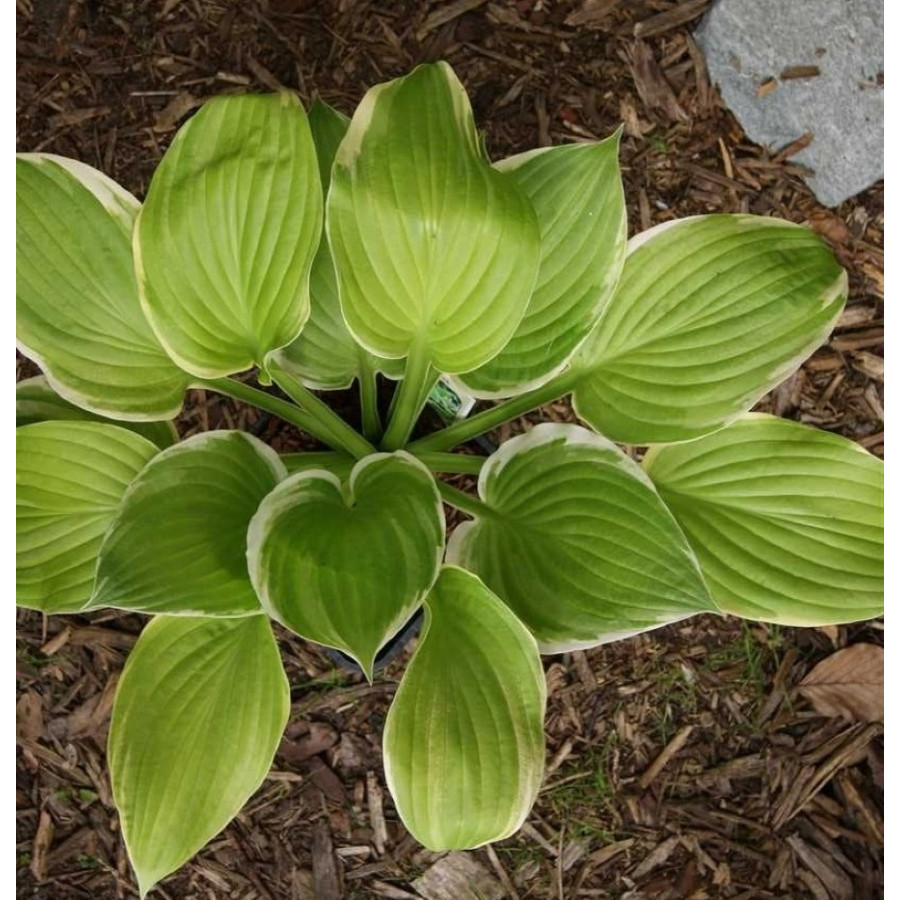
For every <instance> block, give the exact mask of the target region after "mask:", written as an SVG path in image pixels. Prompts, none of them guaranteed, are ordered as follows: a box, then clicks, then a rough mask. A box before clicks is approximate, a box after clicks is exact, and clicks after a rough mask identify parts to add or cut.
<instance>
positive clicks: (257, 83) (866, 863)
mask: <svg viewBox="0 0 900 900" xmlns="http://www.w3.org/2000/svg"><path fill="white" fill-rule="evenodd" d="M707 6H708V2H707V0H684V2H677V3H676V2H671V0H629V2H625V0H520V2H484V0H453V2H431V3H412V2H398V3H380V4H379V3H369V2H352V0H334V2H331V3H328V2H324V0H320V2H316V0H247V2H243V3H229V2H226V0H218V2H216V0H159V2H156V3H140V2H129V0H107V2H104V0H17V13H18V17H17V25H18V80H17V88H18V110H17V112H18V120H17V124H18V148H19V149H20V150H28V151H38V150H40V151H46V152H52V153H58V154H62V155H65V156H72V157H75V158H78V159H80V160H83V161H85V162H87V163H89V164H91V165H94V166H96V167H98V168H100V169H102V170H103V171H105V172H107V173H108V174H110V175H112V176H113V177H114V178H115V179H116V180H118V181H119V182H120V183H122V184H123V185H124V186H125V187H127V188H128V189H129V190H131V191H132V192H134V193H135V194H136V195H137V196H139V197H140V196H143V195H144V193H145V191H146V188H147V183H148V180H149V178H150V175H151V174H152V172H153V170H154V168H155V166H156V164H157V163H158V161H159V158H160V156H161V155H162V153H163V151H164V150H165V148H166V146H167V144H168V142H169V141H170V140H171V138H172V136H173V134H174V131H175V129H176V128H177V126H178V124H179V123H180V122H181V121H183V119H184V118H185V117H186V116H187V115H188V114H189V113H190V112H191V111H192V110H193V109H195V108H196V107H197V106H198V105H199V104H200V103H201V102H202V101H203V100H204V99H205V98H207V97H209V96H212V95H215V94H219V93H223V92H235V91H236V92H240V91H267V90H277V89H281V88H282V87H288V88H291V89H294V90H297V91H298V92H299V94H300V96H301V97H302V99H303V100H304V102H307V103H308V102H309V101H310V100H311V99H312V97H313V95H314V94H315V93H318V94H320V95H321V96H322V97H323V98H324V99H325V100H327V101H328V102H329V103H331V104H333V105H334V106H336V107H338V108H339V109H342V110H344V111H345V112H348V113H349V112H351V111H352V110H353V108H354V106H355V104H356V103H357V102H358V101H359V99H360V97H361V96H362V94H363V92H364V90H365V89H366V88H367V87H369V86H371V85H372V84H374V83H377V82H380V81H383V80H386V79H387V78H390V77H393V76H395V75H399V74H403V73H405V72H406V71H408V70H409V69H410V68H412V67H413V66H414V65H415V64H417V63H419V62H423V61H428V60H435V59H447V60H448V61H449V62H450V63H451V64H452V65H453V66H454V68H455V70H456V72H457V73H458V74H459V76H460V78H461V79H462V81H463V82H464V83H465V85H466V87H467V89H468V91H469V93H470V96H471V97H472V101H473V105H474V109H475V115H476V120H477V122H478V123H479V125H480V126H481V127H483V128H484V129H485V130H486V132H487V140H488V146H489V148H490V152H491V154H492V156H493V157H494V158H499V157H502V156H505V155H509V154H511V153H514V152H519V151H522V150H525V149H529V148H531V147H533V146H536V145H547V144H551V143H552V144H556V143H564V142H567V141H572V140H581V139H595V138H602V137H605V136H607V135H609V134H610V133H611V132H612V131H613V130H614V129H615V128H616V127H617V126H618V125H619V123H620V122H624V123H625V135H624V139H623V142H622V157H621V159H622V166H623V176H624V180H625V190H626V196H627V201H628V208H629V219H630V223H631V229H632V232H634V231H639V230H643V229H645V228H647V227H649V226H651V225H653V224H656V223H658V222H662V221H666V220H668V219H672V218H675V217H682V216H687V215H693V214H697V213H708V212H737V211H745V212H752V213H758V214H764V215H777V216H781V217H784V218H786V219H790V220H791V221H795V222H798V223H803V224H806V225H808V226H810V227H812V228H814V229H815V230H816V231H818V232H819V233H820V234H822V235H823V236H824V237H825V239H826V240H827V241H828V242H829V244H830V245H831V247H832V249H833V250H834V252H835V254H836V255H837V257H838V259H839V260H840V261H841V263H842V264H843V265H844V266H845V267H846V268H847V270H848V272H849V273H850V285H851V293H850V302H849V304H848V306H847V309H846V312H845V313H844V315H843V317H842V319H841V321H840V323H839V324H838V326H837V328H836V329H835V332H834V334H833V335H832V337H831V339H830V340H829V342H828V343H827V344H826V345H825V346H823V347H822V348H821V349H820V350H818V351H817V352H816V353H815V354H814V355H813V356H812V358H811V359H810V360H809V361H808V362H807V363H806V364H805V365H804V366H803V368H802V369H801V370H800V371H799V372H798V373H797V374H796V375H794V376H793V377H792V378H790V379H789V380H788V381H787V382H786V383H785V384H783V385H782V386H780V387H779V388H778V389H776V390H775V391H774V392H773V393H772V394H771V395H770V396H769V397H767V398H766V399H765V400H764V401H763V402H762V404H760V407H759V408H761V409H765V410H769V411H774V412H776V413H777V414H779V415H782V416H786V417H789V418H792V419H797V420H799V421H803V422H808V423H811V424H814V425H816V426H819V427H821V428H825V429H827V430H829V431H834V432H836V433H839V434H843V435H846V436H847V437H849V438H851V439H853V440H856V441H858V442H859V443H860V444H861V445H862V446H864V447H865V448H867V449H868V450H870V451H871V452H873V453H875V454H877V455H883V442H884V435H883V416H884V413H883V408H882V404H883V318H882V315H883V291H884V285H883V271H884V262H883V224H884V216H883V184H881V183H879V184H878V185H876V186H874V187H873V188H871V189H869V190H868V191H866V192H865V193H863V194H861V195H859V196H858V197H856V198H854V199H853V200H850V201H848V202H847V203H845V204H843V205H842V206H841V207H839V208H838V209H835V210H828V209H824V208H823V207H821V206H819V205H818V204H817V203H816V201H815V200H814V198H813V197H812V195H811V193H810V192H809V191H808V190H807V188H806V187H805V185H804V183H803V180H802V178H801V175H802V171H801V169H800V168H799V167H798V166H796V165H795V164H793V163H792V161H791V154H792V152H796V151H797V149H799V147H798V146H796V145H795V146H793V147H788V148H786V149H783V150H782V151H781V152H777V153H776V152H772V151H769V150H766V149H764V148H760V147H758V146H755V145H753V144H752V143H750V142H749V141H747V140H746V138H745V137H744V135H743V134H742V132H741V129H740V127H739V126H738V125H737V123H736V122H735V120H734V119H733V118H732V117H731V115H730V114H729V113H728V112H727V111H726V110H725V109H724V108H723V106H722V104H721V101H720V99H719V97H718V94H717V92H716V90H715V89H714V88H713V87H711V86H710V84H709V82H708V78H707V75H706V72H705V68H704V64H703V59H702V56H701V55H700V54H699V53H698V51H697V48H696V46H695V44H694V42H693V41H692V39H691V36H690V34H691V29H692V28H693V27H694V26H695V25H696V23H697V21H698V20H699V18H700V16H701V15H702V13H703V12H704V10H705V9H706V8H707ZM800 143H801V144H802V142H800ZM33 371H34V369H33V368H32V367H31V366H30V364H29V363H27V362H25V361H20V364H19V372H20V374H21V375H25V374H32V373H33ZM344 402H345V403H346V402H348V401H347V400H346V398H345V400H344ZM540 420H562V421H566V420H573V416H572V413H571V410H570V409H569V407H568V405H567V404H566V403H564V402H560V403H556V404H553V405H551V406H549V407H546V408H544V409H542V410H539V411H537V412H536V413H533V414H531V415H530V416H528V417H526V419H524V420H521V421H519V422H515V423H511V424H510V425H508V426H505V427H504V428H503V429H500V432H499V433H498V434H497V435H495V436H494V437H495V439H496V440H503V439H505V438H506V437H508V436H509V435H510V434H512V433H515V432H516V431H520V430H522V429H523V428H524V427H527V423H528V422H535V421H540ZM178 425H179V428H180V430H181V433H182V434H183V435H187V434H190V433H193V432H195V431H198V430H206V429H209V428H220V427H229V428H230V427H244V428H250V429H253V430H254V431H255V432H256V433H258V434H260V435H261V436H262V437H263V438H264V439H266V440H268V441H270V442H271V443H273V444H274V445H275V446H276V447H277V448H278V449H281V450H292V449H297V448H299V447H303V446H312V444H311V443H310V442H309V441H307V440H305V439H303V438H302V437H300V436H298V435H297V433H296V432H293V431H292V430H290V429H288V428H286V427H284V426H282V425H281V424H280V423H278V422H277V421H275V420H272V419H267V418H265V417H263V418H260V417H259V416H258V415H257V413H256V412H255V411H253V410H248V409H243V408H239V407H237V406H235V405H233V404H231V403H230V402H227V401H222V400H220V399H218V398H215V397H212V396H205V395H204V394H202V392H195V393H193V394H192V395H191V397H190V398H189V403H188V405H187V407H186V410H185V412H184V414H183V415H182V416H181V418H180V419H179V422H178ZM461 483H462V482H461ZM143 623H144V620H143V619H142V618H141V617H138V616H133V615H123V614H120V613H116V612H104V613H98V614H93V615H90V616H69V617H52V618H48V617H42V616H41V615H39V614H36V613H31V612H27V611H20V612H19V613H18V614H17V624H18V639H17V696H18V702H17V747H18V750H17V790H16V823H17V844H16V858H17V895H18V896H20V897H40V898H52V900H69V898H92V900H106V898H130V897H134V896H137V894H136V890H135V887H134V882H133V879H132V876H131V873H130V871H129V868H128V864H127V860H126V857H125V853H124V848H123V844H122V841H121V837H120V833H119V829H118V822H117V817H116V813H115V810H114V808H113V805H112V801H111V797H110V790H109V782H108V777H107V773H106V770H105V763H104V750H103V748H104V744H105V736H106V730H107V728H108V721H109V713H110V707H111V702H112V697H113V691H114V687H115V682H116V679H117V677H118V673H119V672H120V670H121V667H122V664H123V662H124V659H125V657H126V655H127V653H128V650H129V648H130V647H131V646H132V645H133V643H134V641H135V639H136V637H137V635H138V633H139V632H140V629H141V627H142V625H143ZM882 638H883V624H882V623H881V622H868V623H860V624H857V625H850V626H846V627H840V628H836V627H829V628H821V629H793V628H777V627H774V626H764V625H756V624H752V623H748V622H742V621H739V620H736V619H730V618H716V617H712V616H701V617H697V618H694V619H691V620H688V621H687V622H684V623H681V624H678V625H672V626H669V627H666V628H663V629H660V630H658V631H655V632H652V633H650V634H646V635H643V636H640V637H636V638H633V639H631V640H627V641H622V642H620V643H617V644H613V645H609V646H606V647H601V648H597V649H595V650H591V651H586V652H578V653H571V654H565V655H562V656H558V657H548V658H546V659H545V668H546V675H547V682H548V687H549V710H548V717H547V729H546V730H547V742H548V756H547V760H548V768H547V776H546V780H545V784H544V787H543V789H542V791H541V794H540V797H539V800H538V803H537V805H536V807H535V809H534V811H533V812H532V814H531V816H530V817H529V819H528V821H527V823H526V825H525V827H524V828H523V829H522V830H521V832H520V833H519V834H518V835H516V836H515V837H513V838H511V839H509V840H506V841H503V842H501V843H499V844H496V845H494V846H493V847H488V848H483V849H480V850H477V851H472V852H470V853H459V854H449V855H440V854H434V853H429V852H426V851H424V850H422V848H421V847H420V846H418V845H417V844H416V842H415V841H414V840H413V839H412V838H411V837H410V836H409V835H408V834H407V833H406V832H405V830H404V828H403V827H402V825H401V823H400V822H399V820H398V818H397V815H396V812H395V810H394V808H393V806H392V804H391V800H390V795H389V794H388V792H387V790H386V789H385V787H384V784H383V775H382V769H381V759H380V756H381V749H380V733H381V727H382V724H383V722H384V717H385V713H386V709H387V706H388V703H389V702H390V699H391V696H392V694H393V692H394V690H395V689H396V685H397V681H398V679H399V677H400V675H401V674H402V671H403V659H402V658H401V660H399V661H396V662H392V663H391V664H390V665H389V666H388V667H387V668H386V670H385V671H384V672H383V673H382V675H381V677H380V678H379V679H378V680H377V681H376V682H375V684H374V685H372V686H369V685H367V684H365V683H364V682H363V681H361V679H360V678H359V677H358V676H355V675H349V674H346V673H344V672H342V671H341V670H340V669H338V668H336V667H335V664H334V662H333V661H332V660H331V659H329V658H328V657H327V656H326V655H325V654H324V653H322V652H321V651H320V650H318V649H317V648H315V647H314V646H312V645H309V644H306V643H304V642H303V641H300V640H299V639H297V638H295V637H293V636H291V635H289V634H288V633H286V632H284V631H280V632H279V639H280V643H281V648H282V650H283V656H284V660H285V665H286V669H287V673H288V677H289V679H290V683H291V686H292V701H293V708H292V715H291V724H290V725H289V727H288V730H287V733H286V736H285V739H284V741H283V743H282V745H281V748H280V750H279V752H278V755H277V757H276V760H275V764H274V767H273V770H272V773H271V775H270V777H269V778H268V779H267V780H266V782H265V783H264V785H263V786H262V788H261V789H260V790H259V792H258V793H257V794H256V795H255V796H254V797H253V798H252V799H251V800H250V802H249V803H248V804H247V806H246V808H245V809H244V811H243V812H242V813H241V814H240V815H239V816H238V817H237V819H236V820H235V821H234V822H233V823H232V824H231V825H230V826H229V827H228V828H227V829H226V830H225V831H224V832H223V833H222V834H220V835H219V836H218V837H216V838H215V839H214V840H213V841H212V842H211V843H210V844H209V845H208V846H207V847H206V848H205V849H204V850H203V851H202V852H201V853H200V854H199V855H198V856H197V857H195V859H194V860H193V861H192V862H190V863H188V864H187V865H186V866H184V867H183V868H182V869H181V870H180V871H179V872H177V873H176V874H175V875H173V876H171V877H170V878H168V879H166V880H165V881H164V882H163V883H162V884H161V886H160V887H159V888H158V889H157V890H158V896H160V897H164V898H198V900H199V898H235V900H237V898H241V900H251V898H254V900H255V898H267V900H280V898H291V900H305V898H318V900H336V898H340V897H347V898H353V897H356V898H364V897H366V898H367V897H387V898H425V900H429V898H434V900H437V898H452V900H466V898H469V897H472V898H474V897H490V898H500V897H509V898H513V900H515V898H520V900H525V898H539V900H544V898H566V900H568V898H581V897H585V898H587V897H599V898H629V900H642V898H647V900H675V898H680V900H685V898H693V900H704V898H732V900H737V898H741V900H750V898H784V900H787V898H807V897H809V898H816V900H852V898H870V897H880V896H883V861H884V854H883V794H882V788H883V776H882V763H883V741H882V737H881V726H880V724H878V723H853V722H846V721H844V720H843V719H833V718H824V717H821V716H819V715H817V714H816V713H815V712H814V711H813V710H812V709H811V708H810V707H809V705H808V704H807V703H806V702H805V701H804V700H803V699H802V698H801V697H799V696H798V695H797V693H796V691H795V690H794V689H795V687H796V685H797V684H798V683H799V681H800V680H802V678H803V677H804V675H806V674H807V673H808V672H809V670H810V669H811V668H812V667H813V665H814V664H815V663H817V662H818V661H819V660H821V659H822V658H824V657H825V656H827V655H829V654H830V653H832V652H833V651H834V650H835V649H836V648H839V647H844V646H847V645H849V644H853V643H859V642H870V643H877V644H881V643H883V640H882Z"/></svg>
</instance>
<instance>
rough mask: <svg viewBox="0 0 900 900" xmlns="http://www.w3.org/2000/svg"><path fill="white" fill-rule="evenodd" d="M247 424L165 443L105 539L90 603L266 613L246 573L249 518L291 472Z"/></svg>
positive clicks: (188, 612) (142, 609)
mask: <svg viewBox="0 0 900 900" xmlns="http://www.w3.org/2000/svg"><path fill="white" fill-rule="evenodd" d="M286 474H287V473H286V471H285V469H284V466H283V465H282V463H281V460H280V459H279V458H278V455H277V454H276V453H275V452H274V451H273V450H271V449H270V448H269V447H267V446H266V445H265V444H263V443H262V442H261V441H258V440H257V439H256V438H254V437H252V436H251V435H249V434H244V433H243V432H240V431H210V432H207V433H206V434H198V435H195V436H194V437H192V438H188V439H187V440H186V441H184V442H182V443H181V444H177V445H176V446H174V447H170V448H169V449H168V450H165V451H163V452H162V453H160V454H159V456H157V457H156V459H154V460H153V462H152V464H151V465H149V466H147V468H146V469H144V471H143V472H142V473H141V475H140V476H139V477H138V478H137V479H135V481H134V483H133V484H132V485H131V488H130V489H129V491H128V492H127V494H126V495H125V497H124V499H123V501H122V505H121V507H120V509H119V512H118V515H117V516H116V517H115V520H114V521H113V523H112V525H111V526H110V529H109V531H108V533H107V535H106V538H105V540H104V541H103V546H102V547H101V548H100V557H99V560H98V564H97V582H96V586H95V588H94V594H93V596H92V597H91V601H90V604H89V605H90V606H91V607H100V606H111V607H114V608H116V609H131V610H134V611H135V612H145V613H170V614H173V615H199V616H245V615H250V614H253V613H259V612H260V606H259V600H258V599H257V597H256V593H255V592H254V590H253V585H251V583H250V576H249V574H248V572H247V559H246V552H247V526H248V524H249V523H250V519H251V518H252V517H253V515H254V513H255V512H256V510H257V508H258V507H259V504H260V502H261V501H262V499H263V497H265V496H266V494H268V493H269V491H271V490H272V489H273V488H274V487H275V485H276V484H278V482H279V481H280V480H281V479H282V478H283V477H284V476H285V475H286Z"/></svg>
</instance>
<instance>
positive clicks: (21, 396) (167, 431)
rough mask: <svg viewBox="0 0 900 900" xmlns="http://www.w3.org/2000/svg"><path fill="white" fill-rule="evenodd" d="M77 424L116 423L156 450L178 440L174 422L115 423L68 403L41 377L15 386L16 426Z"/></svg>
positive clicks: (36, 376) (169, 445) (27, 379)
mask: <svg viewBox="0 0 900 900" xmlns="http://www.w3.org/2000/svg"><path fill="white" fill-rule="evenodd" d="M46 421H78V422H106V423H107V424H108V425H115V424H119V425H121V426H122V427H123V428H127V429H128V430H129V431H133V432H134V433H135V434H139V435H141V437H145V438H147V440H148V441H150V442H151V443H154V444H156V446H157V447H159V448H160V449H164V448H165V447H171V446H172V444H174V443H175V442H176V441H177V440H178V432H177V431H176V430H175V423H174V422H171V421H169V422H115V421H113V420H110V419H107V418H105V417H104V416H100V415H97V413H92V412H88V411H87V410H86V409H81V407H78V406H75V405H74V404H72V403H69V401H68V400H66V399H64V398H63V397H60V396H59V394H57V393H56V391H54V390H53V388H52V387H50V383H49V382H48V381H47V378H46V376H44V375H35V376H34V377H33V378H25V379H24V380H22V381H20V382H18V383H17V384H16V427H17V428H18V427H20V426H22V425H31V424H33V423H34V422H46Z"/></svg>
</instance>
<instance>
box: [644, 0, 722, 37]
mask: <svg viewBox="0 0 900 900" xmlns="http://www.w3.org/2000/svg"><path fill="white" fill-rule="evenodd" d="M709 4H710V0H682V2H680V3H678V4H677V5H675V6H673V7H672V8H671V9H667V10H666V11H665V12H661V13H657V14H656V15H655V16H650V18H649V19H642V20H641V21H640V22H635V24H634V36H635V37H637V38H648V37H655V36H656V35H658V34H665V33H666V32H667V31H671V30H672V29H673V28H677V27H678V26H679V25H684V24H685V23H686V22H690V21H691V19H696V18H698V17H699V16H701V15H703V13H704V12H706V9H707V7H708V6H709Z"/></svg>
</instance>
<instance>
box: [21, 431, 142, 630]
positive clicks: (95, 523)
mask: <svg viewBox="0 0 900 900" xmlns="http://www.w3.org/2000/svg"><path fill="white" fill-rule="evenodd" d="M157 452H158V451H157V448H156V447H155V446H153V444H151V443H150V441H148V440H146V439H145V438H142V437H140V435H137V434H134V433H133V432H131V431H128V430H126V429H124V428H119V427H117V426H115V425H107V424H101V423H99V422H37V423H35V424H33V425H24V426H22V427H21V428H17V429H16V603H18V605H19V606H25V607H28V608H29V609H40V610H43V611H44V612H52V613H61V612H73V611H75V610H77V609H80V608H81V607H82V606H84V604H85V601H87V599H88V598H89V597H90V596H91V589H92V587H93V585H94V568H95V566H96V562H97V553H98V551H99V549H100V542H101V541H102V540H103V535H104V534H105V532H106V530H107V528H109V525H110V523H111V522H112V521H113V519H114V518H115V515H116V510H117V509H118V507H119V503H120V501H121V500H122V495H123V494H124V493H125V490H126V488H127V487H128V485H129V484H130V482H131V481H132V479H134V477H135V476H136V475H137V474H138V472H140V471H141V469H142V468H143V467H144V466H145V465H146V464H147V462H149V460H150V459H151V458H152V457H153V456H154V455H155V454H156V453H157Z"/></svg>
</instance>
